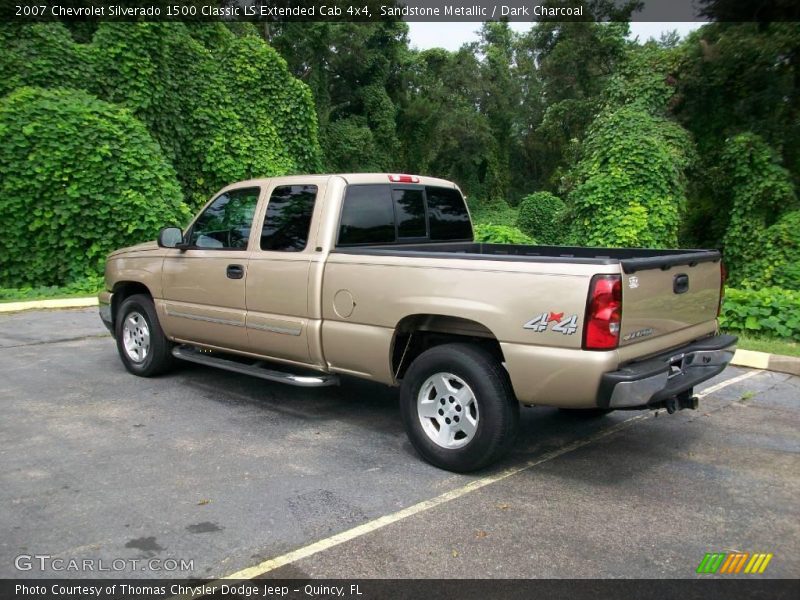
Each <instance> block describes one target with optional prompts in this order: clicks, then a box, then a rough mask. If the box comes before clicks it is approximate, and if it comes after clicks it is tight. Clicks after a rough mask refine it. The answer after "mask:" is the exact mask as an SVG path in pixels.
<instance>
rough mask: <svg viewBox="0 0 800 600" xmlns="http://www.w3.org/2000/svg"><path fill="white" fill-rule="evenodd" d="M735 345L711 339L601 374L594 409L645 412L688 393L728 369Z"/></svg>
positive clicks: (730, 339) (733, 341)
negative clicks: (669, 399) (622, 409)
mask: <svg viewBox="0 0 800 600" xmlns="http://www.w3.org/2000/svg"><path fill="white" fill-rule="evenodd" d="M736 342H737V338H736V336H733V335H715V336H712V337H708V338H705V339H703V340H700V341H698V342H693V343H691V344H687V345H686V346H683V347H681V348H677V349H675V350H672V351H670V352H668V353H665V354H662V355H660V356H657V357H655V358H650V359H648V360H645V361H641V362H634V363H631V364H629V365H627V366H625V367H623V368H621V369H619V370H617V371H612V372H610V373H605V374H604V375H603V376H602V378H601V381H600V389H599V391H598V395H597V405H598V406H599V407H601V408H646V407H647V406H653V405H658V404H660V403H662V402H663V401H664V400H667V399H668V398H673V397H675V396H678V395H679V394H682V393H684V392H687V391H690V390H691V389H692V388H693V387H694V386H696V385H698V384H700V383H702V382H703V381H706V380H708V379H711V378H712V377H714V376H715V375H718V374H719V373H721V372H722V371H723V370H724V369H725V367H727V366H728V363H730V362H731V359H732V358H733V353H734V352H735V350H736Z"/></svg>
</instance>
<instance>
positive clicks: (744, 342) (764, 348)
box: [736, 333, 800, 357]
mask: <svg viewBox="0 0 800 600" xmlns="http://www.w3.org/2000/svg"><path fill="white" fill-rule="evenodd" d="M736 335H738V336H739V343H738V345H737V348H741V349H742V350H755V351H757V352H768V353H769V354H782V355H784V356H798V357H800V343H798V342H795V341H792V340H782V339H776V338H769V337H763V336H756V335H753V334H749V333H736Z"/></svg>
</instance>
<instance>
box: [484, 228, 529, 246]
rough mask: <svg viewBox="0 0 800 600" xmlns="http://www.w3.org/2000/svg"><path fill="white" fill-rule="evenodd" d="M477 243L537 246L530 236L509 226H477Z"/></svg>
mask: <svg viewBox="0 0 800 600" xmlns="http://www.w3.org/2000/svg"><path fill="white" fill-rule="evenodd" d="M475 241H476V242H486V243H489V244H535V243H536V240H534V239H533V238H532V237H530V236H529V235H525V234H524V233H522V232H521V231H520V230H519V229H517V228H516V227H509V226H508V225H475Z"/></svg>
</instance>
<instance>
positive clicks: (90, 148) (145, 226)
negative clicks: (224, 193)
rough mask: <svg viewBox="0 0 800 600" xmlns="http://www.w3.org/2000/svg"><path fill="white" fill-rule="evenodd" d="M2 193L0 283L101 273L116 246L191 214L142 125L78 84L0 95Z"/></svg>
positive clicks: (60, 281)
mask: <svg viewBox="0 0 800 600" xmlns="http://www.w3.org/2000/svg"><path fill="white" fill-rule="evenodd" d="M0 198H2V199H3V210H2V211H0V230H2V231H3V235H2V236H0V255H2V257H3V260H2V263H0V287H25V286H42V285H44V286H53V285H58V286H61V285H67V284H70V283H72V282H76V281H79V280H84V279H86V278H87V277H93V276H94V277H96V276H97V275H98V274H99V273H101V272H102V269H103V263H104V260H105V257H106V255H107V254H108V252H109V251H111V250H113V249H115V248H117V247H119V246H125V245H130V244H134V243H137V242H142V241H145V240H148V239H153V238H154V237H155V236H156V233H157V232H158V229H159V228H160V227H162V226H164V225H167V224H171V223H175V224H183V222H185V221H186V220H187V219H188V217H189V211H188V209H187V207H186V206H185V205H184V204H183V202H182V200H181V194H180V188H179V187H178V183H177V181H176V178H175V170H174V169H173V168H172V166H171V165H170V164H169V162H168V161H167V160H166V159H165V157H164V154H163V153H162V151H161V148H160V147H159V145H158V144H157V143H156V142H155V141H154V140H153V138H152V137H151V136H150V134H149V133H148V132H147V129H146V128H145V127H144V125H142V123H141V122H140V121H138V120H137V119H136V118H134V117H133V115H132V114H131V113H130V111H128V110H126V109H123V108H120V107H118V106H114V105H112V104H109V103H107V102H103V101H101V100H98V99H97V98H95V97H93V96H91V95H90V94H88V93H86V92H84V91H80V90H67V89H61V90H44V89H39V88H29V87H23V88H19V89H18V90H16V91H15V92H13V93H11V94H9V95H7V96H5V97H4V98H3V99H2V100H0Z"/></svg>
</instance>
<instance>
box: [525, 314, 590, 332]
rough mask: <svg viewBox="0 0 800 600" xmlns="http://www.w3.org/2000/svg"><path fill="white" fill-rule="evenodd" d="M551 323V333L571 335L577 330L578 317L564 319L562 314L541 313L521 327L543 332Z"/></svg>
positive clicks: (571, 316) (572, 316)
mask: <svg viewBox="0 0 800 600" xmlns="http://www.w3.org/2000/svg"><path fill="white" fill-rule="evenodd" d="M552 322H555V325H553V327H552V329H551V331H555V332H556V333H562V334H564V335H572V334H573V333H575V332H576V331H577V330H578V315H570V316H568V317H565V316H564V313H563V312H560V313H557V312H543V313H542V314H540V315H536V316H535V317H534V318H533V319H531V320H530V321H528V322H527V323H525V325H523V326H522V327H524V328H525V329H532V330H533V331H536V332H542V331H545V330H546V329H547V326H548V325H550V323H552Z"/></svg>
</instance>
